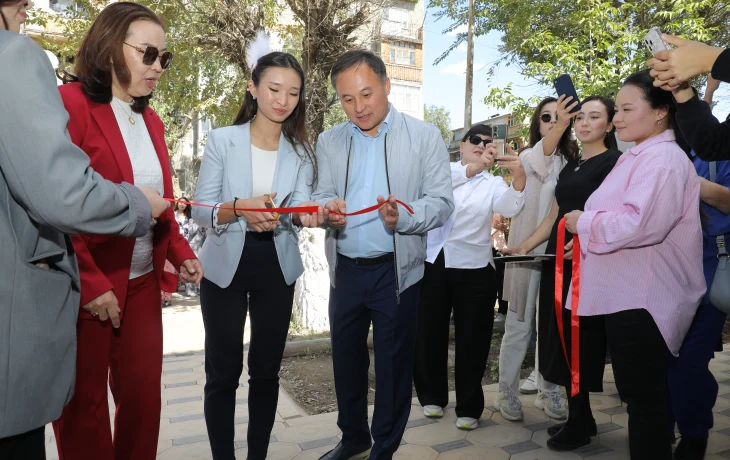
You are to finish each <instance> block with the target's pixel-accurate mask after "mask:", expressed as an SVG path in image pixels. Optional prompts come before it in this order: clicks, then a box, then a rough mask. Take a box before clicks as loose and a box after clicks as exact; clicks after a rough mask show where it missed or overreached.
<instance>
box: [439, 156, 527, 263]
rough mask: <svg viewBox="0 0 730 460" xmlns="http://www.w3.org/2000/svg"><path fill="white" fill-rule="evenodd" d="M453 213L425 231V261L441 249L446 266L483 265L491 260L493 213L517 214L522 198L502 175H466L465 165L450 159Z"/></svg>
mask: <svg viewBox="0 0 730 460" xmlns="http://www.w3.org/2000/svg"><path fill="white" fill-rule="evenodd" d="M451 183H452V185H453V187H454V213H453V214H451V217H449V220H447V221H446V223H445V224H444V226H443V227H440V228H436V229H433V230H431V231H429V232H428V245H427V249H426V261H428V262H430V263H434V261H435V260H436V257H438V255H439V252H441V249H443V250H444V262H445V263H446V268H483V267H486V266H487V265H490V264H491V265H492V266H494V261H493V260H492V236H491V227H492V215H493V214H494V213H495V212H497V213H499V214H502V215H503V216H504V217H512V216H514V215H515V214H517V213H518V212H519V211H520V209H522V206H523V204H524V202H525V198H524V192H518V191H517V190H515V189H514V187H512V186H511V185H507V183H506V182H505V181H504V179H502V178H501V177H495V176H493V175H492V174H490V173H488V172H486V171H483V172H481V173H479V174H477V175H476V176H474V177H472V178H471V179H468V178H467V177H466V165H462V164H461V163H459V162H456V163H451Z"/></svg>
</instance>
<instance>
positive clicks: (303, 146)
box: [193, 37, 324, 460]
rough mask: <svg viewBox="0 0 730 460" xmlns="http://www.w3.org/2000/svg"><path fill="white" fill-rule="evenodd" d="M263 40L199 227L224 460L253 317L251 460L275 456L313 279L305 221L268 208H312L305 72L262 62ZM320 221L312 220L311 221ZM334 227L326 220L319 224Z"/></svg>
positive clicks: (276, 57) (212, 406) (218, 454)
mask: <svg viewBox="0 0 730 460" xmlns="http://www.w3.org/2000/svg"><path fill="white" fill-rule="evenodd" d="M267 41H268V40H267V39H266V38H263V37H260V38H259V39H257V42H255V43H254V44H253V45H252V47H253V48H254V50H253V51H252V50H249V54H252V55H254V56H249V60H250V62H249V65H250V66H251V67H252V68H253V72H252V75H251V80H249V82H248V87H247V88H246V95H245V98H244V101H243V106H242V107H241V111H240V112H239V114H238V116H237V117H236V120H235V121H234V122H233V125H232V126H228V127H225V128H220V129H215V130H213V131H212V132H211V133H210V135H209V137H208V143H207V145H206V147H205V156H204V157H203V164H202V165H201V168H200V179H199V180H198V189H197V191H196V194H195V201H196V202H198V203H200V204H206V205H210V206H212V207H213V208H212V209H211V208H208V207H202V206H201V207H195V208H194V209H193V218H194V219H195V220H196V221H197V223H198V225H200V226H203V227H210V228H211V230H209V231H208V237H207V239H206V240H205V243H204V244H203V249H202V250H201V253H200V260H201V261H202V263H203V267H205V268H207V271H206V275H205V278H203V281H202V283H201V286H200V301H201V307H202V312H203V322H204V325H205V373H206V383H205V421H206V425H207V428H208V437H209V438H210V446H211V449H212V452H213V458H214V459H216V460H233V459H234V458H235V454H234V429H233V428H234V416H235V410H236V390H237V389H238V387H239V379H240V377H241V373H242V371H243V330H244V325H245V323H246V315H247V314H249V315H250V318H251V344H250V346H249V354H248V369H249V380H248V385H249V391H248V407H249V414H248V415H249V424H248V436H247V439H248V458H249V459H251V460H262V459H265V458H266V454H267V452H268V447H269V438H270V436H271V429H272V427H273V425H274V418H275V416H276V404H277V401H278V397H279V369H280V367H281V359H282V355H283V353H284V344H285V342H286V336H287V332H288V330H289V321H290V318H291V311H292V302H293V299H294V282H295V281H296V280H297V278H298V277H299V276H300V275H301V274H302V272H303V271H304V267H303V265H302V259H301V256H300V254H299V245H298V230H297V228H295V226H296V225H298V224H299V223H300V221H299V219H300V217H301V218H303V217H304V216H300V215H299V214H285V215H281V216H278V218H277V216H274V215H272V214H271V213H268V212H248V211H237V210H235V209H234V208H260V209H262V210H263V209H265V208H266V207H267V204H270V203H271V198H274V199H276V204H277V206H297V205H299V204H304V205H306V204H307V203H303V202H305V201H307V200H309V195H310V193H311V191H312V187H313V185H314V184H315V182H316V180H317V179H316V178H317V175H316V170H317V167H316V158H315V156H314V154H313V151H312V147H311V145H310V143H309V139H308V137H307V130H306V126H305V113H306V107H305V102H304V94H305V87H304V84H305V79H304V72H303V71H302V68H301V67H300V65H299V63H298V62H297V60H296V59H295V58H294V57H293V56H292V55H290V54H288V53H280V52H274V53H268V54H266V55H264V56H262V57H260V58H258V59H257V58H256V56H255V55H256V54H263V53H260V52H256V51H255V49H258V48H260V47H262V46H263V47H266V48H268V45H267V43H262V42H267ZM306 217H307V218H311V217H312V216H306ZM314 218H315V220H317V222H318V224H320V225H321V224H322V223H324V218H323V214H322V213H320V214H316V215H315V216H314ZM307 223H309V222H307Z"/></svg>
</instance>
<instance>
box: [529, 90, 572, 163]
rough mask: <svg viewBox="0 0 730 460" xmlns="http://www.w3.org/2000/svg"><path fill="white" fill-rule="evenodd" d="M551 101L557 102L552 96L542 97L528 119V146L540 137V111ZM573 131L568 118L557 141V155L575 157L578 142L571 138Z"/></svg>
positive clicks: (532, 145) (535, 143)
mask: <svg viewBox="0 0 730 460" xmlns="http://www.w3.org/2000/svg"><path fill="white" fill-rule="evenodd" d="M551 102H558V100H557V99H555V98H554V97H546V98H545V99H543V100H542V101H541V102H540V103H539V104H538V105H537V108H536V109H535V113H533V114H532V120H530V148H532V147H534V146H535V145H537V143H538V142H540V140H541V139H542V136H541V135H540V113H541V112H542V109H543V108H544V107H545V106H546V105H547V104H549V103H551ZM572 131H573V120H572V119H571V120H570V125H568V128H567V129H566V130H565V132H564V133H563V136H562V137H561V138H560V141H559V142H558V152H557V154H558V155H563V156H565V157H566V158H577V157H578V144H577V143H576V142H575V141H574V140H573V139H571V138H570V137H571V132H572Z"/></svg>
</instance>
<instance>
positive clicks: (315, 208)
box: [165, 198, 414, 217]
mask: <svg viewBox="0 0 730 460" xmlns="http://www.w3.org/2000/svg"><path fill="white" fill-rule="evenodd" d="M165 201H169V202H170V203H182V204H189V205H191V206H201V207H204V208H215V207H216V206H214V205H210V204H202V203H194V202H192V201H185V200H173V199H172V198H165ZM395 202H396V203H398V204H399V205H401V206H403V207H404V208H406V211H408V213H409V214H414V212H413V209H411V207H410V206H408V205H407V204H405V203H404V202H402V201H401V200H395ZM386 203H387V202H386ZM386 203H379V204H376V205H373V206H370V207H369V208H365V209H361V210H359V211H355V212H348V213H346V214H341V213H339V212H337V211H330V214H337V215H340V216H345V217H347V216H358V215H360V214H367V213H369V212H372V211H376V210H378V209H380V208H381V207H382V206H384V205H385V204H386ZM218 209H226V210H228V211H243V212H271V213H274V212H276V213H279V214H290V213H295V212H297V213H307V214H312V213H315V212H317V211H319V206H299V207H296V208H226V207H222V206H218Z"/></svg>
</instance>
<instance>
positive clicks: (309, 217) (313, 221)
mask: <svg viewBox="0 0 730 460" xmlns="http://www.w3.org/2000/svg"><path fill="white" fill-rule="evenodd" d="M307 206H317V208H318V209H317V212H314V213H311V214H310V213H306V212H299V213H296V214H294V216H293V219H294V223H296V224H299V225H301V226H302V227H307V228H317V227H321V226H322V225H323V224H324V222H325V220H327V218H328V217H329V211H327V210H326V209H324V208H323V207H322V206H320V205H319V203H315V202H314V201H307V202H304V203H302V204H300V205H299V207H300V208H303V207H307Z"/></svg>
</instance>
